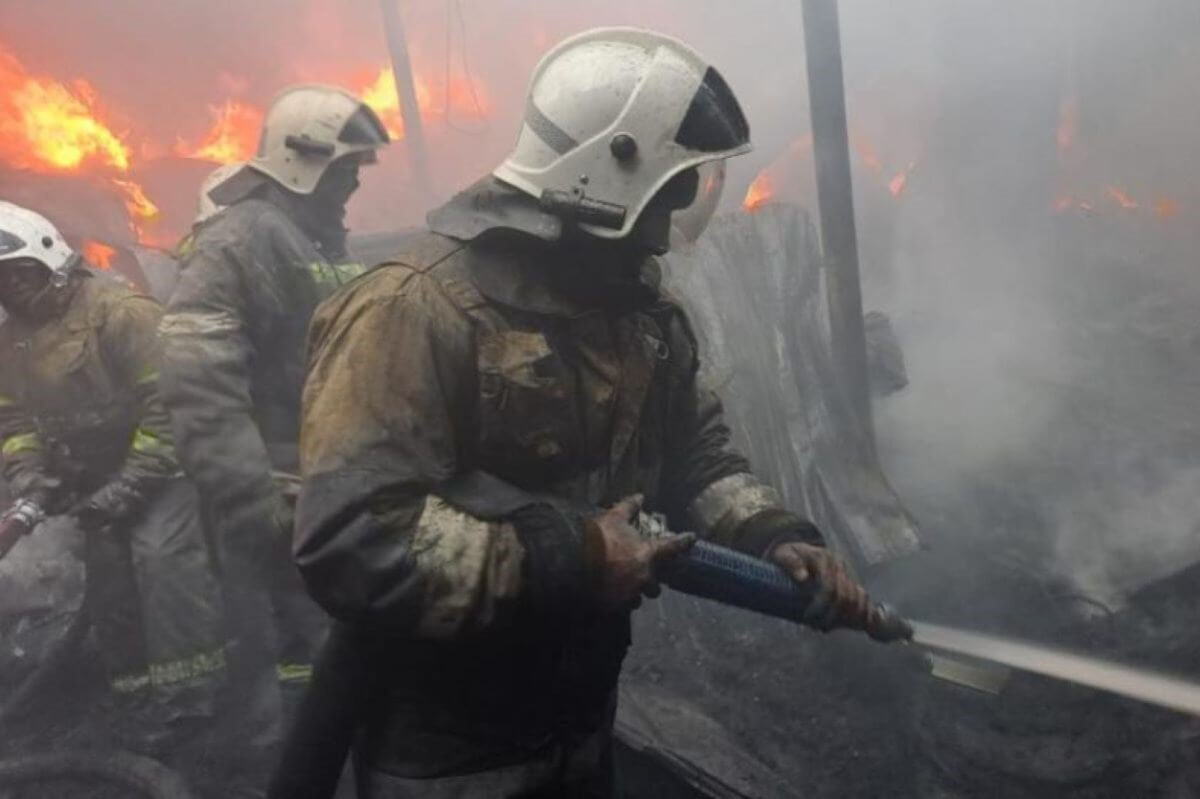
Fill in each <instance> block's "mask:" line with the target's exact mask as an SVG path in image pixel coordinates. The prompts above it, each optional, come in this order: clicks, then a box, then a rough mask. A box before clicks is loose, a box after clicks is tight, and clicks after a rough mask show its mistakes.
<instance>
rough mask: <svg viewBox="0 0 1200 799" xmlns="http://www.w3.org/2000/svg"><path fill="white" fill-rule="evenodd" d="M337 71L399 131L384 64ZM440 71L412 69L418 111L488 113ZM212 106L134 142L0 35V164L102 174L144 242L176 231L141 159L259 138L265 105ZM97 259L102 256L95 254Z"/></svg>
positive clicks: (241, 146)
mask: <svg viewBox="0 0 1200 799" xmlns="http://www.w3.org/2000/svg"><path fill="white" fill-rule="evenodd" d="M339 72H340V75H331V76H330V77H329V78H328V80H329V82H331V83H334V84H339V85H344V86H347V88H349V89H350V90H351V91H352V92H354V93H356V94H358V95H359V96H361V97H362V98H363V99H364V101H365V102H366V103H367V104H368V105H370V106H371V107H372V108H374V109H375V110H376V112H377V113H378V114H379V116H380V118H381V119H382V120H383V122H384V124H385V125H386V126H387V128H388V131H389V133H390V134H391V136H392V138H394V139H402V138H403V137H404V119H403V115H402V114H401V112H400V102H399V100H398V98H397V93H396V82H395V78H394V76H393V73H392V70H391V68H390V66H388V67H379V66H369V67H365V68H362V67H360V68H358V69H356V70H346V71H341V70H339ZM447 73H448V74H447V75H446V76H445V83H444V84H442V83H441V81H440V80H438V79H437V77H435V78H433V79H430V78H429V77H428V75H427V74H424V73H421V72H418V73H417V74H416V75H414V81H413V82H414V86H415V89H416V96H417V105H418V107H419V109H420V113H421V116H422V118H423V119H425V120H428V121H430V122H437V121H442V122H444V123H445V124H447V125H453V124H454V121H456V120H472V119H482V118H485V117H486V116H487V115H488V114H489V113H490V108H489V103H488V99H487V94H486V92H485V90H484V88H483V87H482V86H480V85H478V84H477V83H476V82H475V81H474V80H473V79H471V78H470V77H458V76H455V75H454V74H452V73H450V72H449V70H447ZM428 74H431V75H435V76H436V73H428ZM347 76H353V77H351V78H350V79H347ZM318 77H319V76H318ZM242 83H244V84H245V85H240V86H239V87H237V88H236V89H230V91H231V92H233V93H236V94H239V95H240V94H241V93H242V92H243V91H245V89H246V87H247V86H248V85H249V84H248V82H242ZM209 109H210V113H211V119H212V122H211V125H210V127H209V129H208V130H207V131H206V132H204V133H203V134H201V135H195V134H190V135H179V136H177V137H175V141H174V142H173V143H170V144H167V145H166V146H163V145H162V143H161V142H156V141H152V140H150V137H147V136H145V135H144V132H142V131H140V130H139V131H136V133H137V135H138V138H137V142H138V146H137V147H136V148H135V147H133V146H132V145H131V140H132V136H133V134H131V133H130V132H129V131H127V130H126V129H124V128H123V127H120V126H117V125H115V124H114V123H113V122H112V116H111V115H110V113H109V111H108V110H107V109H106V108H105V106H104V104H103V103H102V102H101V99H100V97H99V96H98V95H97V92H96V91H95V89H93V88H92V86H91V85H90V84H88V83H87V82H86V81H84V80H82V79H78V80H73V81H65V82H64V81H60V80H57V79H55V78H51V77H49V76H44V75H37V74H33V73H31V72H30V71H29V70H28V69H26V67H25V66H24V65H23V64H22V63H21V62H20V61H19V60H18V59H17V58H16V56H14V55H12V54H11V53H10V52H9V51H8V50H6V49H5V48H4V47H3V45H0V167H10V168H14V169H18V170H29V171H34V172H39V173H44V174H79V175H84V176H87V177H89V178H92V179H99V180H101V181H105V182H107V183H108V185H110V186H111V187H112V189H113V191H114V192H115V193H116V195H117V196H119V197H120V198H121V200H122V202H123V203H124V204H125V207H126V209H127V211H128V213H129V222H130V226H131V228H132V231H133V233H134V234H135V235H136V237H137V239H138V240H139V241H141V242H143V243H146V244H158V245H163V244H169V243H170V242H171V241H172V239H173V237H174V236H175V235H177V234H178V231H175V232H174V233H172V232H171V231H166V230H163V229H160V228H162V227H163V225H162V224H161V220H160V212H159V208H158V206H157V204H156V203H155V202H154V200H152V199H151V197H150V196H148V194H147V192H146V190H145V189H144V188H143V186H142V185H141V184H140V183H138V182H137V181H135V180H134V178H133V177H132V176H131V171H132V170H134V169H135V168H140V167H143V166H145V165H146V163H147V162H148V159H149V158H150V157H152V155H153V154H162V153H164V152H170V153H171V154H173V155H175V156H177V157H181V158H189V159H196V160H201V161H210V162H213V163H216V164H225V163H232V162H235V161H244V160H246V159H248V158H250V157H251V156H252V155H253V154H254V152H255V150H256V149H257V147H258V140H259V136H260V131H261V128H262V122H263V117H264V109H263V107H261V106H259V105H256V104H253V103H250V102H246V101H244V100H242V99H232V98H231V99H227V100H225V101H223V102H218V103H216V104H212V105H210V106H209ZM156 222H158V224H157V225H156ZM98 260H104V259H103V258H100V257H99V256H98Z"/></svg>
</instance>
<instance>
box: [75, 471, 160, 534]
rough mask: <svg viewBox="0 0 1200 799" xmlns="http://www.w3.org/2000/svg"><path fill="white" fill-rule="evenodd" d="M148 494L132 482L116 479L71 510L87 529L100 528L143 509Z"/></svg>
mask: <svg viewBox="0 0 1200 799" xmlns="http://www.w3.org/2000/svg"><path fill="white" fill-rule="evenodd" d="M145 504H146V495H145V493H144V492H142V491H141V490H140V489H138V488H137V487H136V486H134V485H133V484H132V483H129V482H127V481H125V480H122V479H119V478H118V479H116V480H113V481H112V482H110V483H108V484H106V485H105V486H103V487H102V488H100V489H99V490H97V491H96V492H95V493H93V494H92V495H91V496H89V497H87V498H86V499H84V500H83V501H82V502H80V503H79V504H78V505H76V506H75V508H74V509H73V510H72V511H71V514H70V515H72V516H74V517H75V519H76V520H77V521H78V522H79V525H80V527H82V528H83V529H85V530H99V529H101V528H105V527H111V526H112V525H113V524H115V523H117V522H120V521H122V520H124V519H128V518H130V517H131V516H133V515H134V514H136V513H138V512H139V511H141V509H142V508H143V507H144V506H145Z"/></svg>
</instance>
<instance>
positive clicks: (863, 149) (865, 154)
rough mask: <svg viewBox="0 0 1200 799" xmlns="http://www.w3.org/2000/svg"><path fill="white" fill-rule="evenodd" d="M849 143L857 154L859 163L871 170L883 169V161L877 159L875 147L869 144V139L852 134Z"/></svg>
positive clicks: (879, 170)
mask: <svg viewBox="0 0 1200 799" xmlns="http://www.w3.org/2000/svg"><path fill="white" fill-rule="evenodd" d="M850 143H851V146H852V148H853V149H854V154H855V155H857V156H858V160H859V163H861V164H862V165H863V166H865V167H866V168H867V169H869V170H871V171H872V172H882V171H883V163H882V162H881V161H880V160H879V156H878V155H876V153H875V148H874V147H872V146H871V143H870V142H869V141H867V140H866V139H864V138H862V137H861V136H853V137H851V141H850Z"/></svg>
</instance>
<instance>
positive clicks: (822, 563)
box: [768, 541, 871, 630]
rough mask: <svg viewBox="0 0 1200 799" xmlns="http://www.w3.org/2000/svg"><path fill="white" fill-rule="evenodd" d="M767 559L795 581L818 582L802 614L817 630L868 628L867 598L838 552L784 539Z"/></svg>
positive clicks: (868, 602)
mask: <svg viewBox="0 0 1200 799" xmlns="http://www.w3.org/2000/svg"><path fill="white" fill-rule="evenodd" d="M768 560H770V561H771V562H773V563H777V564H779V565H780V566H782V567H783V568H784V569H786V570H787V571H788V573H789V574H791V575H792V579H794V580H796V582H800V583H805V582H808V581H809V580H816V581H817V585H818V586H819V590H818V591H817V593H816V596H815V598H814V599H813V602H812V604H811V605H810V606H809V610H808V612H807V613H806V614H805V619H804V623H805V624H807V625H809V626H811V627H815V628H817V629H818V630H832V629H834V628H837V627H846V628H849V629H853V630H864V629H866V628H867V624H868V622H869V621H870V617H871V600H870V597H868V596H867V591H866V589H864V588H863V587H862V586H861V585H859V584H858V582H857V581H856V580H855V579H854V578H853V577H851V576H850V572H849V571H848V570H847V569H846V566H845V564H844V563H842V561H841V559H840V558H838V556H837V555H835V554H834V553H832V552H830V551H829V550H828V549H825V548H824V547H817V546H813V545H812V544H803V543H800V542H798V541H785V542H783V543H781V544H777V545H776V546H775V547H774V548H772V550H771V552H770V554H769V555H768Z"/></svg>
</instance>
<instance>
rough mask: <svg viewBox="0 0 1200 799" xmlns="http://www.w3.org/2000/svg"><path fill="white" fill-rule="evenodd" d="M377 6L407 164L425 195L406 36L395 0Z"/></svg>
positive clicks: (425, 166) (425, 157)
mask: <svg viewBox="0 0 1200 799" xmlns="http://www.w3.org/2000/svg"><path fill="white" fill-rule="evenodd" d="M379 10H380V12H381V14H382V15H383V30H384V33H385V34H386V35H387V43H388V52H389V54H390V55H391V58H392V76H393V77H394V78H395V79H396V96H397V97H398V98H399V100H400V115H401V116H402V117H403V118H404V140H405V142H406V143H407V144H408V160H409V164H410V165H411V166H412V174H413V177H414V178H415V179H416V181H417V186H418V187H419V189H420V191H422V192H424V194H425V197H426V198H431V197H432V196H433V185H432V184H431V183H430V180H429V152H428V150H426V149H425V130H424V129H423V128H422V126H421V108H420V106H419V105H417V90H416V88H415V87H414V86H413V77H412V61H411V59H410V58H409V56H408V40H407V39H406V38H405V36H404V20H403V19H402V18H401V17H400V7H399V0H379Z"/></svg>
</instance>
